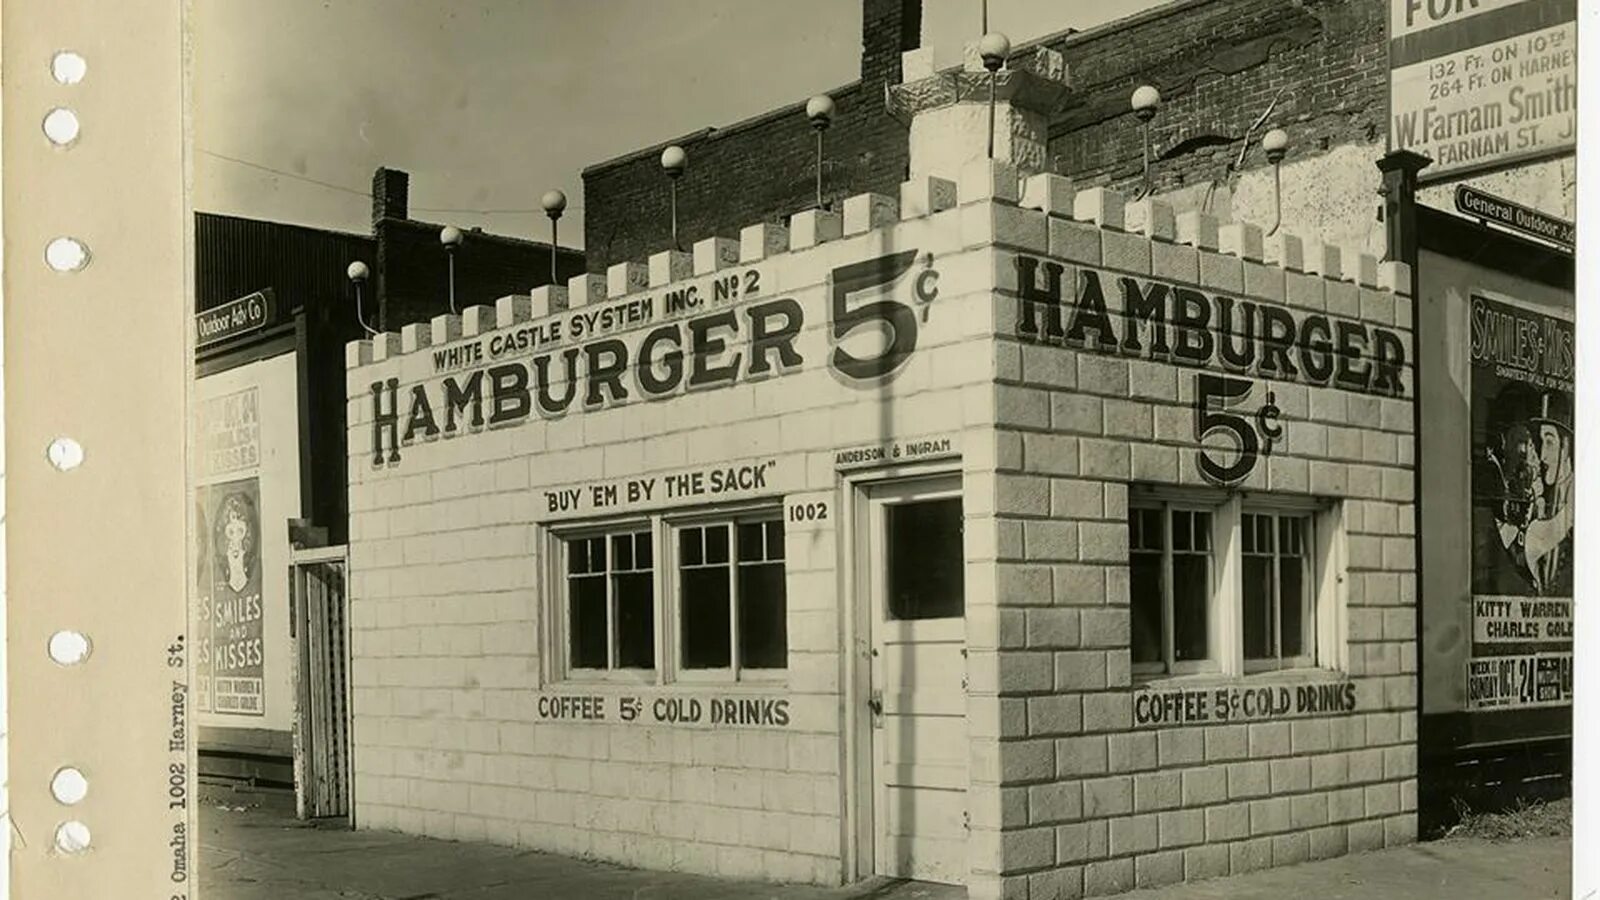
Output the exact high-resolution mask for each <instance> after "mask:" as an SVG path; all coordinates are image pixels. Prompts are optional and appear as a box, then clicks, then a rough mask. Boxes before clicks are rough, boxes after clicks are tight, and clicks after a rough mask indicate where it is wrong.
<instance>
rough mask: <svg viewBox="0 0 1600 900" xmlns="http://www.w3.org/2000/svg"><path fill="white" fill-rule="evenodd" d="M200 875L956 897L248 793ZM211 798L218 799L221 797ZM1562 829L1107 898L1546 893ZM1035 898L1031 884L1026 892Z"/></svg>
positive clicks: (1559, 890) (607, 895) (407, 887)
mask: <svg viewBox="0 0 1600 900" xmlns="http://www.w3.org/2000/svg"><path fill="white" fill-rule="evenodd" d="M201 798H202V800H203V805H202V807H201V810H200V887H201V891H202V893H201V896H203V897H205V898H206V900H280V898H285V897H294V898H307V900H336V898H337V900H469V898H470V900H512V898H516V900H540V898H567V897H582V898H585V900H735V898H738V900H957V898H961V897H964V896H965V891H963V890H961V889H960V888H950V887H943V886H938V885H927V884H919V883H914V882H895V881H888V880H877V881H872V882H867V883H863V884H857V885H851V886H850V887H847V888H833V889H826V888H815V887H800V886H774V885H768V884H758V883H756V884H753V883H749V882H737V881H728V880H726V879H715V878H705V877H701V876H696V875H681V874H672V873H662V872H642V871H638V870H634V869H624V868H621V867H619V866H612V865H606V864H602V863H592V862H585V861H583V860H575V859H568V858H566V857H561V856H553V855H550V854H547V853H537V852H534V851H528V850H516V849H513V848H509V847H500V846H495V845H491V844H469V843H454V842H449V841H437V840H431V839H428V838H417V837H409V836H405V835H399V834H394V833H391V832H373V831H358V832H351V831H339V830H329V829H322V828H315V827H311V826H309V825H307V824H305V823H302V822H297V821H295V819H294V817H293V811H292V809H291V808H289V806H288V804H287V803H286V802H285V801H284V800H283V799H282V798H277V797H265V796H264V795H260V794H244V793H238V794H230V793H228V792H226V791H222V792H219V791H217V790H216V789H208V790H203V791H202V792H201ZM223 807H225V808H223ZM1570 872H1571V846H1570V842H1569V841H1567V840H1565V839H1548V838H1544V839H1534V840H1526V841H1518V842H1515V843H1502V844H1497V843H1489V842H1486V841H1480V840H1448V841H1438V842H1434V843H1428V844H1418V845H1416V846H1413V847H1403V848H1399V849H1394V850H1383V851H1377V852H1373V853H1363V854H1358V855H1355V856H1346V857H1341V858H1339V859H1332V860H1324V861H1321V862H1314V863H1305V864H1302V865H1298V866H1291V867H1287V868H1282V869H1271V870H1268V871H1264V872H1256V873H1252V874H1249V875H1241V876H1237V877H1233V878H1220V879H1216V880H1214V881H1203V882H1198V883H1195V884H1186V885H1177V886H1173V887H1169V888H1162V889H1160V890H1152V891H1135V892H1133V893H1130V894H1123V895H1121V898H1120V900H1222V898H1226V900H1284V898H1296V897H1298V898H1304V900H1356V898H1360V900H1371V898H1390V897H1394V898H1405V900H1506V898H1513V897H1514V898H1518V900H1558V898H1564V897H1566V896H1567V886H1568V884H1569V882H1570V877H1571V876H1570ZM1036 900H1037V898H1036Z"/></svg>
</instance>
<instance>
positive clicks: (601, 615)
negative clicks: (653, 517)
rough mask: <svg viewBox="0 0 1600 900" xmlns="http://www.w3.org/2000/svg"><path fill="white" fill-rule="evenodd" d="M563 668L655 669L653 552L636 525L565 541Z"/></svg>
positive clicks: (648, 537)
mask: <svg viewBox="0 0 1600 900" xmlns="http://www.w3.org/2000/svg"><path fill="white" fill-rule="evenodd" d="M561 544H562V550H563V555H564V556H565V558H566V566H565V570H566V578H565V581H566V592H565V593H566V601H567V602H566V623H567V665H568V667H569V668H571V669H588V670H595V671H608V670H617V669H653V668H655V664H656V639H655V548H654V543H653V541H652V538H651V534H650V529H649V528H648V527H644V526H634V527H630V528H627V529H620V530H614V531H610V532H606V533H602V534H589V535H582V536H576V537H571V538H566V539H563V540H562V542H561Z"/></svg>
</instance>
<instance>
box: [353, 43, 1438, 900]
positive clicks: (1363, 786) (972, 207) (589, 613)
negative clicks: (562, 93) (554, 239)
mask: <svg viewBox="0 0 1600 900" xmlns="http://www.w3.org/2000/svg"><path fill="white" fill-rule="evenodd" d="M1050 62H1051V61H1050V60H1049V59H1048V58H1047V55H1041V57H1040V59H1039V60H1038V61H1037V64H1036V65H1034V66H1032V67H1029V66H1026V65H1024V66H1021V67H1017V68H1016V69H1015V71H1012V72H1009V73H1008V75H1007V78H1008V81H1010V82H1013V84H1011V87H1016V86H1017V84H1020V85H1021V87H1018V88H1017V90H1016V92H1014V93H1013V92H1011V90H1010V88H1009V87H1008V90H1007V91H1006V92H1005V93H1004V94H1003V99H1004V100H1006V101H1007V102H1003V103H1002V105H1001V110H1000V114H1001V123H1002V127H1003V128H1005V129H1006V131H1007V133H1008V134H1011V135H1013V137H1012V139H1011V141H1010V144H1011V146H1008V147H1006V148H1004V150H1005V154H1003V155H1009V156H1012V157H1014V158H1016V159H1021V160H1026V159H1028V158H1029V157H1028V146H1027V142H1028V140H1029V137H1028V135H1029V133H1030V130H1029V128H1028V117H1029V116H1031V115H1033V113H1030V112H1029V111H1028V110H1026V109H1024V108H1022V106H1023V105H1024V104H1025V103H1027V102H1030V101H1029V100H1028V99H1027V98H1029V97H1038V96H1043V95H1045V94H1046V93H1047V92H1046V91H1044V90H1043V88H1044V87H1048V85H1049V82H1050V81H1051V80H1052V79H1054V78H1057V77H1059V72H1058V71H1054V70H1053V69H1052V66H1051V65H1050ZM1014 65H1015V64H1014ZM909 68H911V67H910V66H909V65H908V69H909ZM929 77H930V78H936V77H938V76H932V75H931V73H930V74H929ZM1030 81H1031V82H1032V86H1031V88H1030V87H1029V82H1030ZM1023 88H1029V89H1028V90H1023ZM958 93H959V92H958ZM1011 100H1015V101H1016V103H1017V106H1016V107H1015V108H1014V107H1013V105H1012V103H1011V102H1010V101H1011ZM950 102H953V101H951V100H950V99H949V98H948V97H943V98H941V97H940V96H938V95H937V92H933V91H930V92H929V94H928V99H927V108H925V109H921V110H919V111H918V115H919V116H921V115H935V116H937V115H940V108H941V107H940V104H948V103H950ZM962 102H966V101H962ZM950 120H951V121H952V122H957V121H958V120H960V121H968V122H972V121H977V122H979V123H980V124H981V117H955V116H952V117H950ZM929 131H930V129H922V133H924V134H927V133H929ZM917 133H918V129H915V128H914V129H913V137H914V140H913V146H912V165H911V171H912V172H913V173H916V174H915V178H914V180H913V181H912V182H910V183H907V184H906V185H904V186H903V188H902V190H901V193H900V196H899V197H898V198H888V197H876V196H863V197H856V198H852V199H851V200H850V201H848V202H847V203H846V204H845V205H844V207H843V209H842V212H840V213H835V212H825V211H817V210H811V211H806V212H803V213H799V214H796V215H795V216H794V217H793V218H792V220H791V221H790V223H789V225H788V227H787V228H786V229H785V228H780V227H778V226H774V225H755V226H752V227H750V228H746V229H745V230H744V232H743V233H742V234H741V235H740V236H739V238H738V239H737V240H732V239H712V240H709V241H705V242H702V243H700V244H697V245H695V247H694V248H693V252H692V253H676V252H664V253H660V254H657V255H655V256H652V257H651V258H650V259H649V260H648V261H647V262H641V263H637V264H622V265H619V266H616V267H613V269H612V270H611V271H610V273H609V275H608V277H606V278H598V277H595V278H583V279H575V280H574V282H573V283H572V284H571V285H570V286H569V288H568V289H567V290H565V291H563V290H561V289H548V288H545V289H539V290H537V291H535V292H534V294H533V295H532V296H531V297H508V298H504V299H502V300H501V301H500V302H499V304H498V305H497V306H496V307H495V308H492V309H491V308H487V307H478V308H473V309H469V310H467V311H466V312H465V313H464V314H463V315H461V316H460V317H455V316H441V317H439V318H437V319H435V320H434V321H433V322H432V323H431V325H423V326H409V327H407V328H406V329H405V330H404V331H403V332H402V333H401V334H398V335H396V334H385V335H380V336H378V337H377V338H375V339H374V340H372V341H368V342H360V343H357V344H352V345H351V347H350V358H349V381H348V396H349V411H348V416H349V419H348V420H349V423H350V429H351V430H350V444H349V446H350V451H351V459H350V509H351V535H350V565H351V577H352V582H351V587H350V598H351V621H352V646H353V670H352V683H353V686H354V688H353V690H354V694H353V704H352V707H353V712H354V726H353V731H352V744H353V749H352V752H353V763H352V767H353V770H354V772H355V786H354V798H353V800H354V808H355V820H356V823H357V824H358V826H360V827H370V828H395V829H400V830H404V831H408V832H415V833H424V834H430V835H435V836H439V837H445V838H457V839H487V840H493V841H498V842H504V843H511V844H518V845H523V846H528V847H533V848H539V849H548V850H554V851H558V852H565V853H576V854H583V855H592V856H594V857H597V858H602V859H608V860H616V861H620V862H624V863H628V864H632V865H639V866H646V867H660V868H672V869H679V870H686V871H694V872H706V873H717V874H724V875H737V876H755V877H767V878H772V879H779V880H794V881H810V882H818V883H825V884H826V883H839V882H841V881H848V880H853V879H856V878H859V877H864V876H867V875H871V874H874V873H884V874H893V875H905V876H911V877H918V878H926V879H931V880H938V881H954V882H961V883H965V884H967V885H968V887H969V891H970V895H971V896H973V897H1000V896H1007V897H1033V898H1040V897H1074V896H1080V895H1082V894H1105V893H1112V892H1115V891H1118V890H1123V889H1127V888H1131V887H1133V886H1135V885H1136V884H1138V885H1147V884H1160V883H1166V882H1171V881H1178V880H1183V879H1198V878H1204V877H1208V876H1212V875H1220V874H1226V873H1229V872H1242V871H1247V870H1250V869H1254V868H1260V867H1264V866H1269V865H1281V864H1286V863H1289V862H1294V861H1299V860H1304V859H1307V858H1313V857H1323V856H1330V855H1337V854H1340V853H1344V852H1347V851H1353V850H1359V849H1364V848H1369V847H1377V846H1383V845H1386V844H1393V843H1398V842H1405V841H1409V840H1412V839H1414V837H1415V833H1416V814H1415V795H1416V786H1415V775H1416V750H1415V747H1416V743H1415V742H1416V683H1415V674H1414V673H1415V669H1416V647H1417V644H1416V626H1415V621H1416V619H1415V574H1414V572H1415V565H1414V558H1413V557H1414V549H1413V547H1414V541H1413V535H1412V534H1411V533H1410V532H1411V530H1412V522H1413V511H1412V502H1413V495H1412V492H1413V473H1412V465H1413V456H1414V452H1413V448H1414V436H1413V425H1412V421H1413V420H1412V407H1411V403H1412V397H1413V389H1412V387H1413V377H1412V369H1411V360H1412V355H1413V354H1412V339H1411V333H1410V323H1411V321H1412V314H1411V308H1410V307H1411V301H1410V298H1409V297H1408V296H1407V295H1406V293H1405V292H1406V291H1409V285H1410V283H1411V279H1410V276H1409V272H1408V271H1407V270H1406V268H1405V267H1404V266H1403V265H1400V264H1395V263H1384V264H1381V265H1380V264H1379V263H1378V262H1377V261H1376V260H1375V259H1374V258H1373V257H1371V256H1366V255H1362V254H1358V253H1357V254H1341V253H1340V252H1339V250H1338V249H1337V248H1334V247H1330V246H1326V245H1324V244H1322V243H1321V242H1319V241H1318V240H1317V239H1316V236H1314V235H1304V236H1301V237H1298V238H1297V237H1295V236H1292V235H1289V234H1287V233H1282V232H1280V233H1278V234H1275V235H1273V236H1272V237H1271V238H1267V239H1263V236H1262V234H1261V230H1260V229H1259V228H1258V227H1256V226H1254V225H1250V224H1247V223H1219V222H1217V221H1216V220H1214V219H1210V218H1208V217H1206V216H1203V215H1200V214H1197V213H1189V214H1185V215H1183V216H1177V217H1174V216H1173V214H1172V211H1171V209H1170V207H1167V206H1165V205H1164V204H1162V203H1161V202H1159V201H1149V200H1146V201H1142V202H1139V203H1137V204H1128V203H1126V202H1125V200H1124V198H1122V197H1119V196H1117V195H1115V194H1112V193H1109V192H1107V191H1104V190H1098V189H1096V190H1086V191H1074V190H1073V189H1072V188H1071V186H1070V185H1069V184H1068V183H1066V181H1065V180H1064V179H1061V178H1059V177H1056V176H1049V175H1033V176H1030V175H1028V173H1027V172H1026V170H1023V171H1019V169H1018V168H1017V167H1016V166H1014V165H1013V164H1011V163H1008V162H1004V161H991V160H987V159H984V158H983V156H984V137H985V136H984V134H983V133H982V131H981V130H975V126H973V125H970V124H969V125H960V124H952V125H951V126H950V127H949V128H946V129H944V130H942V131H940V133H938V135H937V140H938V143H939V152H938V153H937V154H936V155H929V154H928V153H927V151H926V148H919V146H918V144H917V142H916V135H917ZM929 140H931V139H929ZM953 146H961V147H965V148H966V152H965V153H964V154H959V153H958V154H956V157H952V147H953ZM961 157H964V158H965V160H966V161H964V162H959V164H958V162H952V161H951V160H952V159H958V160H959V158H961ZM936 160H937V161H938V162H937V163H936V162H935V161H936ZM939 165H943V166H945V167H946V169H945V170H940V169H938V166H939ZM950 168H953V169H955V171H949V170H948V169H950ZM1396 288H1398V289H1399V290H1400V291H1401V293H1396V290H1395V289H1396Z"/></svg>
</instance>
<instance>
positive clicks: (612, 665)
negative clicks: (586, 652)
mask: <svg viewBox="0 0 1600 900" xmlns="http://www.w3.org/2000/svg"><path fill="white" fill-rule="evenodd" d="M611 540H612V539H611V535H609V534H608V535H606V536H605V537H604V538H602V544H601V545H602V546H603V547H604V548H605V556H606V562H605V566H606V567H605V573H606V574H605V579H606V669H607V670H608V671H615V670H616V668H617V574H616V570H615V569H614V568H613V567H612V563H613V562H614V560H613V557H614V556H615V555H616V554H614V553H613V552H612V547H611Z"/></svg>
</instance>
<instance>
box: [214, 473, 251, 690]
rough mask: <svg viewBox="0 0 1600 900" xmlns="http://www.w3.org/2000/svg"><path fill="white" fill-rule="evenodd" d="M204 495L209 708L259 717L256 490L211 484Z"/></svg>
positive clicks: (240, 485) (234, 483)
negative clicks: (207, 578)
mask: <svg viewBox="0 0 1600 900" xmlns="http://www.w3.org/2000/svg"><path fill="white" fill-rule="evenodd" d="M202 496H203V497H204V498H205V501H206V503H205V505H206V507H207V508H206V511H205V514H204V518H203V521H204V522H205V523H206V525H207V530H206V539H205V540H206V543H207V544H209V547H207V548H206V550H207V551H208V552H207V553H205V554H204V556H205V558H206V560H207V566H206V568H207V569H208V573H207V574H209V576H210V585H209V591H203V592H202V596H206V595H209V597H210V604H209V612H210V619H211V622H210V647H209V650H210V652H209V659H210V663H211V672H210V674H211V705H212V709H213V710H214V711H216V712H218V713H230V714H234V715H248V716H259V715H263V714H264V713H265V708H264V706H263V696H262V654H261V646H262V619H261V612H262V610H261V515H260V497H261V492H260V486H259V483H258V482H257V480H256V479H254V478H247V479H244V480H241V481H230V482H226V483H224V484H214V485H210V486H208V487H207V488H206V489H205V492H204V494H203V495H202Z"/></svg>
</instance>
